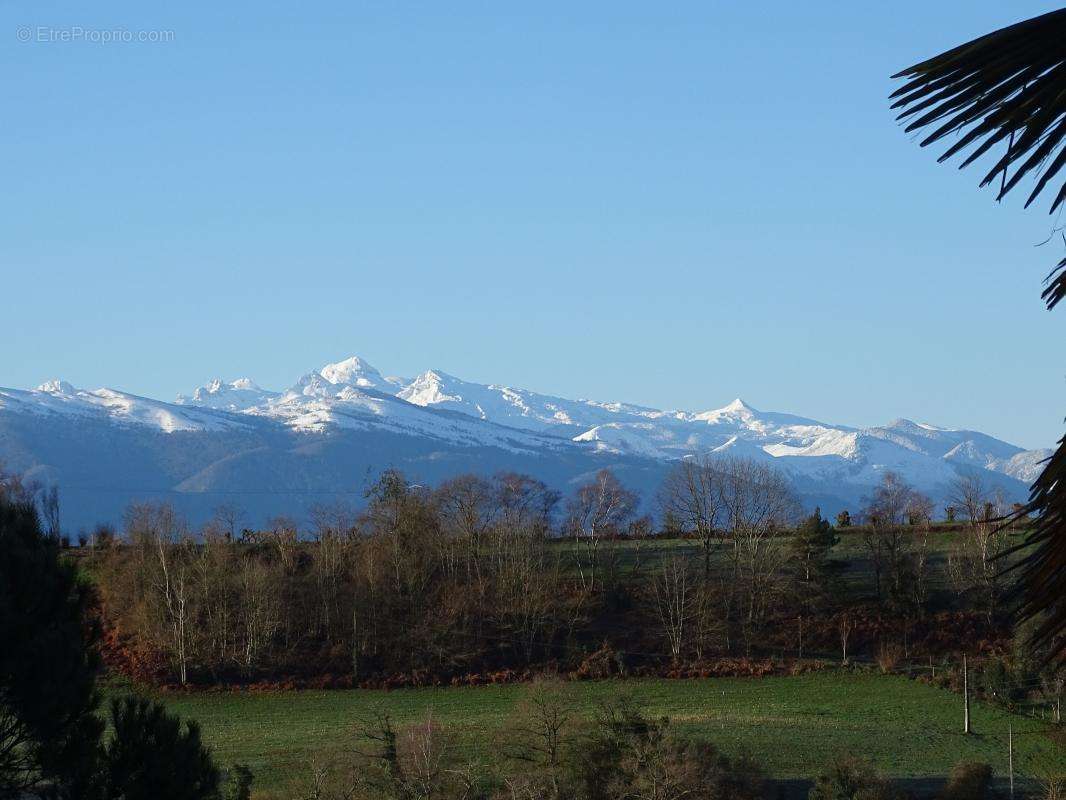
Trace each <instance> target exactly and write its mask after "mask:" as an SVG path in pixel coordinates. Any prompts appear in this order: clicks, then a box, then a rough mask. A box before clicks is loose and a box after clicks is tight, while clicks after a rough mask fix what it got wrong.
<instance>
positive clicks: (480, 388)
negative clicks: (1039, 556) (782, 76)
mask: <svg viewBox="0 0 1066 800" xmlns="http://www.w3.org/2000/svg"><path fill="white" fill-rule="evenodd" d="M5 420H6V421H7V422H8V423H9V424H8V425H7V426H6V428H5V426H4V425H3V424H2V423H4V422H5ZM60 422H62V424H59V423H60ZM15 423H17V424H15ZM60 428H63V429H65V430H66V431H67V433H66V434H65V435H66V436H67V437H68V438H70V437H71V436H72V435H73V436H74V437H75V438H77V437H78V436H82V435H83V433H84V432H85V431H90V430H91V431H92V432H93V433H92V436H93V438H94V439H95V440H97V441H99V442H101V444H100V445H99V446H100V447H104V448H106V447H108V444H107V441H108V438H109V436H110V438H111V439H112V440H114V441H115V442H116V443H118V444H116V446H117V447H119V448H120V449H121V447H132V446H133V445H131V444H130V443H129V441H134V440H136V441H142V440H143V441H148V440H150V441H151V442H152V444H151V448H155V450H156V451H159V452H162V451H167V452H170V451H172V450H174V449H175V447H176V442H177V441H178V440H182V441H184V440H186V439H190V438H192V439H196V440H204V441H211V442H212V444H214V445H217V443H219V442H223V441H227V442H233V443H235V444H232V445H230V451H226V449H225V448H223V449H222V451H217V450H216V449H215V448H214V447H207V448H205V452H208V451H210V452H211V454H212V455H218V454H219V453H221V456H220V457H219V458H218V459H216V460H215V461H212V462H210V463H205V464H196V463H189V464H188V465H187V466H186V467H184V470H185V471H184V472H181V471H179V472H178V473H175V474H169V473H168V474H165V475H164V474H160V475H159V476H158V478H157V482H158V483H159V486H157V487H150V488H152V490H153V491H156V490H158V491H161V492H178V493H205V494H210V493H212V492H216V493H218V492H222V493H225V492H227V491H260V490H255V489H252V488H248V487H250V486H254V485H255V479H253V476H254V475H260V476H261V475H262V474H270V476H271V477H270V483H271V485H272V486H274V487H275V488H274V489H272V490H271V491H273V492H275V493H276V492H282V493H284V492H289V493H293V494H301V493H302V494H310V493H314V492H324V493H328V492H329V491H335V490H338V486H337V485H334V483H335V482H334V483H330V481H329V480H326V479H325V478H324V477H323V476H326V475H333V474H334V471H333V470H332V468H331V467H330V464H329V463H326V462H330V460H331V459H332V462H340V461H345V460H346V459H348V456H347V455H344V456H342V455H341V452H342V451H341V450H340V449H338V445H337V443H338V442H341V441H343V442H344V443H345V446H346V447H350V448H355V449H356V450H357V451H363V452H370V451H371V450H372V451H373V452H374V453H375V458H376V459H378V461H379V463H380V461H385V462H387V463H384V464H381V466H387V465H389V463H391V459H390V455H389V454H390V453H391V452H404V453H406V454H408V455H406V456H405V458H408V459H412V460H413V462H412V463H414V464H416V466H413V467H412V466H411V465H410V463H409V464H408V468H409V469H413V470H414V471H415V472H419V471H420V470H421V471H422V472H425V473H426V474H429V473H433V474H434V475H438V477H440V476H446V475H447V470H443V469H442V464H443V463H444V462H455V465H457V464H458V463H459V462H463V463H464V464H465V463H466V462H472V468H474V469H479V464H478V463H477V462H478V461H479V460H487V461H491V462H492V463H493V464H495V465H496V466H497V467H503V468H507V466H508V461H521V462H523V463H524V464H525V465H526V471H532V472H539V473H541V474H543V475H546V476H549V477H550V478H551V481H550V482H552V481H554V482H555V483H556V484H559V485H561V486H562V487H563V488H565V486H566V484H568V483H569V482H572V481H573V480H576V479H578V478H579V477H580V476H581V475H583V474H585V473H587V472H588V471H589V470H591V469H595V468H597V465H609V464H613V465H615V466H619V465H620V468H622V469H630V470H632V471H633V472H634V474H639V475H640V476H641V478H640V479H639V482H642V483H645V484H647V486H646V487H645V488H647V487H650V486H652V485H653V484H654V483H655V482H656V481H657V480H658V477H659V476H661V474H662V472H663V471H665V469H667V468H668V467H669V464H670V462H671V461H674V460H676V459H679V458H684V457H686V456H690V455H693V454H697V453H718V454H726V455H728V454H732V455H742V456H744V457H749V458H757V459H762V460H766V461H768V462H770V463H774V464H775V465H778V466H780V467H782V468H783V469H784V470H785V471H786V472H787V473H789V474H790V476H792V478H793V480H794V482H795V483H796V485H797V487H798V488H799V489H800V490H801V491H802V492H803V493H804V494H805V495H807V496H808V497H820V498H823V504H824V502H825V500H826V499H830V498H836V500H837V501H839V502H840V503H841V504H853V503H854V502H855V500H856V498H858V497H860V496H861V495H862V494H864V493H866V492H868V490H869V488H870V487H872V486H873V485H874V484H876V483H877V482H878V481H879V480H880V476H881V475H882V474H883V473H884V471H886V470H892V471H896V472H899V473H900V474H901V475H902V476H903V477H904V478H905V479H906V480H908V481H909V482H911V483H913V484H914V485H916V486H918V487H919V488H921V489H923V490H924V491H927V492H929V493H930V494H932V495H933V496H934V497H937V498H941V497H942V496H943V494H944V491H945V489H946V487H947V484H948V483H949V482H950V481H951V480H952V479H953V478H954V476H955V475H956V474H957V472H958V471H959V470H980V471H981V472H982V474H984V475H986V476H987V477H988V480H989V483H990V484H992V485H995V486H998V487H999V488H1000V489H1002V490H1003V491H1004V493H1005V494H1006V495H1007V496H1009V497H1010V498H1012V499H1021V498H1022V497H1023V496H1024V493H1025V488H1026V485H1027V484H1028V483H1029V482H1031V481H1032V480H1033V479H1034V478H1035V477H1036V475H1037V474H1038V473H1039V470H1040V462H1041V461H1042V460H1043V459H1044V458H1046V457H1047V455H1049V454H1050V450H1047V451H1045V450H1033V451H1030V450H1024V449H1023V448H1020V447H1016V446H1015V445H1012V444H1009V443H1007V442H1004V441H1001V440H999V439H996V438H994V437H992V436H989V435H987V434H983V433H979V432H976V431H965V430H950V429H946V428H939V427H935V426H931V425H925V424H921V423H915V422H911V421H908V420H895V421H893V422H891V423H889V424H887V425H884V426H880V427H872V428H865V429H856V428H852V427H849V426H843V425H833V424H828V423H824V422H819V421H816V420H812V419H807V418H803V417H798V416H794V415H790V414H782V413H776V412H762V411H759V410H757V409H755V408H752V407H751V406H750V405H748V404H746V403H744V402H743V401H742V400H739V399H738V400H735V401H733V402H732V403H730V404H728V405H726V406H724V407H722V408H717V409H712V410H709V411H702V412H688V411H678V410H675V411H663V410H659V409H654V408H648V407H643V406H638V405H632V404H626V403H618V402H599V401H592V400H583V399H581V400H569V399H566V398H562V397H555V396H551V395H546V394H540V393H537V392H533V391H530V390H525V389H516V388H513V387H508V386H502V385H496V384H478V383H473V382H469V381H464V380H462V379H460V378H456V377H454V376H451V375H449V374H447V373H445V372H443V371H440V370H429V371H427V372H424V373H422V374H421V375H418V376H417V377H415V378H413V379H402V378H395V377H387V376H386V375H385V374H383V373H382V372H380V371H379V370H378V369H376V368H375V367H374V366H372V365H371V364H369V363H368V362H367V361H366V360H365V359H362V358H359V357H355V356H353V357H351V358H347V359H345V360H343V361H339V362H335V363H329V364H326V365H325V366H323V367H321V368H319V369H316V370H312V371H310V372H308V373H307V374H305V375H304V376H303V377H301V378H300V379H299V380H298V381H296V382H295V383H294V384H293V386H291V387H290V388H288V389H287V390H284V391H273V390H267V389H263V388H261V387H259V386H258V385H257V384H256V383H255V382H254V381H252V380H250V379H248V378H240V379H238V380H234V381H229V382H227V381H223V380H221V379H215V380H212V381H210V382H208V383H207V384H205V385H204V386H201V387H200V388H198V389H196V390H195V391H194V392H193V393H192V394H191V395H189V396H179V397H178V399H177V400H176V401H175V402H173V403H167V402H163V401H159V400H153V399H151V398H145V397H139V396H137V395H133V394H129V393H125V392H121V391H117V390H114V389H97V390H92V391H88V390H83V389H77V388H75V387H73V386H71V385H70V384H69V383H66V382H63V381H49V382H47V383H44V384H42V385H40V386H38V387H37V388H36V389H33V390H18V389H0V458H2V459H4V460H6V461H9V462H11V463H12V464H13V465H15V466H21V468H23V469H29V470H38V471H40V472H41V474H42V475H45V476H53V478H54V479H55V480H57V481H59V482H64V481H63V477H62V476H63V475H64V474H68V475H69V474H73V473H74V472H76V471H77V470H76V469H73V468H72V467H71V465H70V464H67V463H64V456H63V448H62V446H54V445H57V443H54V442H48V444H47V445H46V444H45V442H46V440H48V431H49V430H55V431H58V430H59V429H60ZM5 430H6V432H7V436H5ZM71 430H74V431H75V433H74V434H71V432H70V431H71ZM12 431H19V434H18V436H15V435H14V434H12V433H11V432H12ZM109 431H110V434H109V433H108V432H109ZM119 431H121V435H117V434H118V432H119ZM28 434H32V435H28ZM27 437H28V439H30V440H32V442H33V444H28V443H27ZM131 437H132V438H131ZM138 437H139V438H138ZM167 437H171V439H172V441H169V442H168V441H167ZM264 438H265V439H269V440H270V442H271V444H269V445H263V444H262V440H263V439H264ZM128 440H129V441H128ZM371 440H373V441H374V442H375V445H374V446H373V447H372V448H371V447H367V446H366V443H367V442H370V441H371ZM385 442H388V443H389V444H387V445H385V444H383V443H385ZM236 443H239V444H236ZM138 446H139V445H138ZM264 447H265V449H264ZM272 448H281V449H282V450H284V451H285V452H286V453H290V452H291V453H297V454H299V457H300V458H301V459H303V460H302V461H301V462H300V463H301V464H303V465H304V466H303V467H301V469H300V470H297V471H298V472H300V473H301V474H306V475H308V476H310V475H311V474H318V475H319V478H317V479H315V478H312V477H307V478H306V480H305V479H301V481H302V482H301V481H296V482H294V483H293V484H292V485H291V486H290V485H288V484H287V482H286V480H287V479H286V477H285V472H284V471H280V472H279V471H277V470H275V469H272V468H270V467H269V465H267V464H265V463H263V462H261V459H263V458H266V457H267V456H266V455H265V454H266V453H268V452H273V453H274V458H275V460H276V462H277V463H282V462H285V461H286V460H287V458H288V456H285V457H282V456H280V455H279V454H278V453H279V452H280V451H279V450H276V449H272ZM42 449H43V450H46V451H48V454H49V455H48V456H47V457H44V455H42V453H41V450H42ZM441 452H447V453H449V454H450V455H449V456H448V457H446V458H445V457H441V456H439V453H441ZM490 452H491V453H492V456H491V458H488V457H486V456H485V454H487V453H490ZM255 453H259V455H258V456H257V455H254V454H255ZM434 453H438V455H437V456H434ZM474 453H478V454H480V455H479V456H478V457H477V458H474V457H473V455H472V454H474ZM308 454H315V455H308ZM81 457H82V458H84V457H86V455H85V454H82V456H81ZM188 457H190V458H192V461H193V462H195V460H196V459H195V456H188ZM108 458H109V459H114V458H118V459H119V460H121V453H118V454H115V453H112V454H109V456H108ZM168 458H169V459H174V458H176V456H174V455H173V454H171V455H170V456H168ZM182 458H186V456H182ZM314 458H317V459H320V460H323V459H324V461H323V463H322V464H320V465H318V466H316V467H315V468H314V469H311V470H310V471H308V470H307V469H305V467H306V465H307V464H308V463H310V462H309V461H308V459H312V460H313V459H314ZM434 458H436V459H437V461H436V463H434V464H433V467H432V468H429V467H427V466H426V465H427V464H429V463H430V462H431V461H432V460H433V459H434ZM348 460H350V459H348ZM16 462H17V463H16ZM252 463H254V464H255V466H254V468H253V467H252V466H250V464H252ZM564 463H565V464H566V466H565V468H564V467H562V466H561V465H562V464H564ZM369 466H372V465H368V467H369ZM456 468H458V467H456ZM464 468H465V467H464ZM242 470H244V472H243V473H242ZM482 471H484V470H482ZM337 478H338V480H339V479H340V478H341V476H340V475H338V476H337ZM315 480H319V481H320V484H315ZM322 481H325V483H321V482H322ZM65 482H66V483H67V484H70V481H69V479H68V480H67V481H65ZM327 484H328V485H327ZM233 486H240V487H244V488H241V489H237V490H234V489H232V488H229V489H227V488H226V487H233ZM125 488H128V487H123V490H124V489H125ZM134 488H136V487H134ZM119 493H120V494H121V493H122V492H119ZM830 502H832V501H831V500H830Z"/></svg>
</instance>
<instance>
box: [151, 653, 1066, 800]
mask: <svg viewBox="0 0 1066 800" xmlns="http://www.w3.org/2000/svg"><path fill="white" fill-rule="evenodd" d="M572 689H573V691H574V692H576V693H577V696H578V698H579V704H580V706H581V710H582V711H584V712H586V713H587V712H588V711H589V710H591V709H592V708H593V707H594V705H595V703H596V702H597V701H598V700H601V699H604V698H608V697H610V696H612V695H613V694H616V693H620V692H623V691H628V692H630V693H631V694H633V695H634V696H635V697H637V698H638V699H639V700H640V701H642V702H643V703H645V704H646V708H647V712H648V713H649V714H651V715H656V716H658V715H667V716H669V717H671V718H672V719H673V720H674V722H675V724H676V725H677V726H678V727H679V728H681V729H683V730H685V731H686V732H690V733H692V734H696V735H699V736H703V737H706V738H707V739H709V740H711V741H713V742H715V743H716V744H718V745H719V746H720V747H722V748H723V749H725V750H727V751H732V752H739V751H744V750H746V751H748V752H750V753H752V754H753V755H755V756H756V757H757V758H758V759H759V760H760V761H761V762H762V763H763V764H764V766H765V767H766V769H767V770H768V771H769V773H770V774H771V775H772V776H773V777H777V778H809V777H811V776H812V775H814V774H815V773H816V772H817V771H818V770H819V769H820V768H821V767H822V766H823V765H824V764H825V763H826V761H827V760H828V759H829V758H830V757H831V756H833V755H834V754H838V753H846V752H851V753H855V754H861V755H865V756H867V757H869V758H871V759H873V760H874V761H875V762H876V763H877V764H878V765H879V766H880V768H881V769H882V770H883V771H884V772H885V773H886V774H888V775H891V776H894V777H931V776H943V775H946V774H947V772H948V771H949V770H950V769H951V767H952V765H953V764H955V763H956V762H958V761H960V760H981V761H987V762H989V763H991V764H992V765H993V767H994V768H995V770H996V771H997V773H999V774H1005V772H1006V764H1007V752H1006V735H1007V725H1008V721H1009V720H1010V721H1011V722H1012V724H1013V728H1014V734H1015V736H1014V741H1015V759H1014V761H1015V769H1016V771H1017V773H1018V774H1020V775H1031V776H1034V777H1039V776H1041V775H1043V774H1046V773H1047V772H1048V770H1051V769H1056V770H1057V771H1059V772H1062V771H1063V770H1066V753H1064V752H1063V750H1062V749H1061V748H1059V747H1058V746H1057V745H1056V744H1054V743H1053V742H1052V741H1051V740H1050V739H1049V738H1048V737H1047V736H1046V735H1045V734H1044V733H1042V731H1043V730H1044V729H1045V725H1044V724H1042V723H1041V722H1040V721H1039V720H1034V719H1030V718H1026V717H1020V716H1013V717H1012V716H1010V715H1008V714H1007V713H1006V712H1004V711H1001V710H999V709H995V708H991V707H988V706H983V705H980V704H975V705H974V708H973V720H974V723H973V724H974V731H975V734H974V735H971V736H965V735H963V734H962V733H961V726H962V708H961V706H962V703H961V698H960V697H959V696H958V695H955V694H952V693H951V692H948V691H946V690H941V689H935V688H932V687H929V686H926V685H924V684H921V683H917V682H914V681H911V680H908V679H906V678H901V677H891V676H887V677H886V676H878V675H872V674H858V673H836V672H829V673H816V674H811V675H804V676H798V677H775V678H758V679H711V680H658V679H648V680H628V681H601V682H586V683H575V684H572ZM525 691H526V689H525V687H523V686H521V685H506V686H487V687H475V688H443V689H406V690H397V691H392V692H383V691H366V690H353V691H329V692H317V691H297V692H279V693H259V694H247V693H227V692H210V693H198V694H172V695H165V696H164V697H163V699H164V701H165V702H166V704H167V705H168V706H169V707H170V708H171V710H173V711H175V712H178V713H180V714H182V715H184V716H188V717H191V718H195V719H197V720H199V721H200V723H201V725H202V727H203V731H204V734H205V738H206V739H207V741H208V742H209V744H210V745H211V746H212V748H213V749H214V751H215V753H216V756H217V758H218V760H219V762H220V763H221V764H223V765H228V764H232V763H236V762H243V763H247V764H249V765H250V766H251V767H252V768H253V770H254V771H255V773H256V775H257V793H256V796H257V797H264V798H266V797H269V798H273V797H286V796H288V795H289V792H288V791H287V787H289V786H291V785H292V781H294V780H298V779H299V778H300V777H301V776H302V775H303V774H304V772H305V771H306V769H307V765H308V763H309V759H310V758H311V756H312V755H314V754H316V753H317V754H322V753H333V754H336V753H341V752H343V751H344V750H345V749H346V748H348V747H350V746H351V745H352V744H353V743H355V742H356V741H357V732H356V731H357V725H358V719H359V718H360V717H367V716H369V715H370V714H372V712H373V711H374V709H375V708H377V707H379V706H384V707H385V708H387V710H388V711H389V712H390V714H391V715H392V718H393V720H394V723H395V724H396V725H397V726H398V727H399V726H402V725H404V724H406V723H412V722H415V721H417V720H420V719H425V717H426V716H427V715H428V714H432V716H433V719H434V720H435V721H437V722H438V723H440V724H441V725H444V726H447V727H449V728H450V729H452V730H453V731H454V732H455V733H456V735H457V736H458V737H459V741H460V742H461V744H462V747H463V748H464V749H466V750H467V751H468V752H469V754H470V755H472V756H476V757H477V758H478V759H482V760H485V761H487V762H491V761H492V760H493V759H494V758H495V757H496V754H497V752H498V748H497V747H496V746H495V745H494V740H495V738H496V737H495V734H496V733H497V732H499V731H500V730H501V729H502V728H503V727H504V726H505V725H506V723H507V721H508V718H509V716H510V715H511V714H512V712H513V709H514V707H515V705H516V703H517V702H518V701H519V700H520V699H521V697H522V696H523V693H524V692H525Z"/></svg>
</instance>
